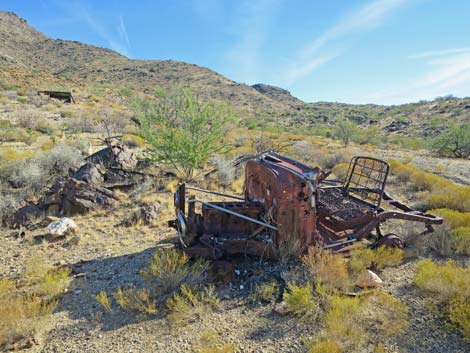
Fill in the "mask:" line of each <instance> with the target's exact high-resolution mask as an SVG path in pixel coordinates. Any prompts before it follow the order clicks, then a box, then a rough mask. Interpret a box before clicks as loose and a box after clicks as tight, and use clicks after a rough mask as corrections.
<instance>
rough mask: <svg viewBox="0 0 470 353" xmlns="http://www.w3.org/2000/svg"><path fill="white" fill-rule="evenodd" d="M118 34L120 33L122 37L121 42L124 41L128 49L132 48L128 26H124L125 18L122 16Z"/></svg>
mask: <svg viewBox="0 0 470 353" xmlns="http://www.w3.org/2000/svg"><path fill="white" fill-rule="evenodd" d="M118 32H119V36H120V37H121V40H123V41H124V42H125V43H126V45H127V47H128V48H130V46H131V43H130V41H129V36H128V35H127V29H126V25H125V24H124V18H123V17H122V15H121V16H119V26H118Z"/></svg>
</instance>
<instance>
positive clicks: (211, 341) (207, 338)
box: [194, 331, 236, 353]
mask: <svg viewBox="0 0 470 353" xmlns="http://www.w3.org/2000/svg"><path fill="white" fill-rule="evenodd" d="M220 336H221V335H219V334H218V333H217V332H216V331H204V332H202V334H201V337H200V339H199V342H198V344H197V345H196V346H195V347H194V350H195V352H196V353H235V350H236V347H235V345H234V344H232V343H224V342H223V341H222V340H221V337H220Z"/></svg>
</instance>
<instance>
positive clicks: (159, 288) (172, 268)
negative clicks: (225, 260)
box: [141, 248, 209, 295]
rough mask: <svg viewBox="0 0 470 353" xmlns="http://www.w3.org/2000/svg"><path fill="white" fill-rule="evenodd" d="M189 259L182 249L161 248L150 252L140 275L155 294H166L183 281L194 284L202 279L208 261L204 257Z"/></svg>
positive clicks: (175, 288)
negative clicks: (150, 254)
mask: <svg viewBox="0 0 470 353" xmlns="http://www.w3.org/2000/svg"><path fill="white" fill-rule="evenodd" d="M189 260H190V259H189V257H188V255H187V254H186V253H184V252H182V251H178V250H177V249H175V248H161V249H158V250H157V251H155V252H154V253H153V254H152V257H151V258H150V261H149V263H148V264H147V267H146V268H144V269H143V270H142V271H141V275H142V277H143V278H144V279H145V280H146V281H147V282H149V283H150V284H151V285H152V286H153V290H154V291H155V294H157V295H159V294H168V293H171V292H173V291H175V290H177V289H178V288H179V287H180V286H181V285H182V284H183V283H185V284H188V285H196V284H199V283H201V282H202V281H203V279H204V274H205V272H206V271H207V269H208V268H209V262H208V261H207V260H205V259H196V260H195V261H193V262H190V261H189Z"/></svg>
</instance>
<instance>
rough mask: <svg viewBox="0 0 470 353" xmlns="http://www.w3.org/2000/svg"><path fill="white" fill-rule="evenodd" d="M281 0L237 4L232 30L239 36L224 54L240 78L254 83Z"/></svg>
mask: <svg viewBox="0 0 470 353" xmlns="http://www.w3.org/2000/svg"><path fill="white" fill-rule="evenodd" d="M281 2H282V0H260V1H250V0H244V1H242V2H240V5H239V6H238V11H237V12H238V13H236V16H235V18H236V22H237V23H236V24H234V25H233V27H234V29H233V32H234V33H233V34H234V35H235V36H237V37H238V40H237V41H236V42H235V43H234V44H233V45H232V46H231V47H230V48H229V49H228V50H227V52H226V53H225V54H224V60H225V61H226V65H227V66H229V67H230V71H231V72H232V73H234V74H235V76H236V77H237V79H238V80H240V81H243V82H247V83H255V82H253V80H254V79H255V78H256V77H258V75H257V74H258V73H259V70H260V67H261V65H260V63H261V62H262V60H261V56H262V55H261V54H262V47H263V44H264V43H265V41H266V38H267V35H268V32H269V29H270V26H271V24H272V20H273V18H274V16H275V14H276V11H277V10H278V9H279V6H280V4H281Z"/></svg>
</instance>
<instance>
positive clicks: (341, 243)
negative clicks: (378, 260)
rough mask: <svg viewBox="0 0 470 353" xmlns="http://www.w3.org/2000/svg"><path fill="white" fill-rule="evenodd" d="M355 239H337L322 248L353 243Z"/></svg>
mask: <svg viewBox="0 0 470 353" xmlns="http://www.w3.org/2000/svg"><path fill="white" fill-rule="evenodd" d="M355 241H357V239H355V238H354V239H349V240H344V241H338V242H336V243H332V244H328V245H325V246H323V249H330V248H334V247H336V246H340V245H344V244H349V243H354V242H355Z"/></svg>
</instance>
